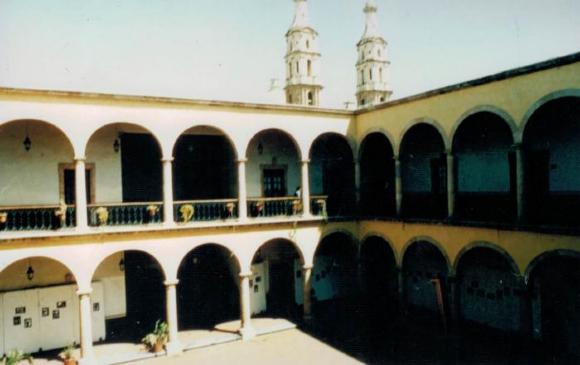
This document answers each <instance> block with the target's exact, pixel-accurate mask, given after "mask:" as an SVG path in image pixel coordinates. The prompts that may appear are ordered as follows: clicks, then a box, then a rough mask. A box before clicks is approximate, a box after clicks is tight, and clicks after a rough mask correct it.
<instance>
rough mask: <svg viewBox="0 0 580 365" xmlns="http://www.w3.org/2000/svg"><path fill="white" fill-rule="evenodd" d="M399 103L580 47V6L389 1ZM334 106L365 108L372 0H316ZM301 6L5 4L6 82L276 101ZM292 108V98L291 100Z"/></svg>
mask: <svg viewBox="0 0 580 365" xmlns="http://www.w3.org/2000/svg"><path fill="white" fill-rule="evenodd" d="M377 2H378V4H379V22H380V29H381V31H382V33H383V35H384V37H385V38H386V39H387V41H388V42H389V50H388V51H389V54H390V60H391V70H390V72H391V80H392V83H391V84H392V88H393V90H394V94H393V98H400V97H404V96H407V95H412V94H416V93H419V92H422V91H427V90H430V89H433V88H436V87H441V86H445V85H448V84H453V83H456V82H460V81H465V80H468V79H472V78H476V77H480V76H485V75H487V74H491V73H495V72H499V71H503V70H506V69H510V68H513V67H517V66H522V65H526V64H530V63H534V62H538V61H542V60H545V59H549V58H553V57H558V56H563V55H566V54H569V53H574V52H578V51H580V0H481V1H480V0H378V1H377ZM309 5H310V18H311V22H312V25H313V26H314V28H315V29H316V30H317V31H318V32H319V35H320V48H321V53H322V75H321V79H322V82H323V84H324V87H325V88H324V90H323V91H322V95H321V99H322V105H323V106H329V107H342V105H343V102H344V101H347V100H350V101H354V100H355V98H354V92H355V76H356V74H355V68H354V64H355V62H356V47H355V44H356V42H357V41H358V40H359V38H360V36H361V34H362V32H363V28H364V17H363V13H362V7H363V0H310V1H309ZM293 10H294V4H293V1H292V0H0V86H6V87H22V88H36V89H55V90H74V91H90V92H104V93H119V94H138V95H155V96H171V97H184V98H194V99H219V100H234V101H251V102H272V101H273V97H274V95H273V94H272V93H268V87H269V80H270V79H271V78H278V79H279V80H280V82H281V84H283V80H284V77H285V75H284V59H283V57H284V53H285V50H286V48H285V39H284V34H285V32H286V30H287V29H288V26H289V25H290V23H291V21H292V17H293ZM282 101H283V100H280V102H282Z"/></svg>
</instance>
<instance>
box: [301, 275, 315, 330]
mask: <svg viewBox="0 0 580 365" xmlns="http://www.w3.org/2000/svg"><path fill="white" fill-rule="evenodd" d="M312 268H313V266H312V265H304V266H303V267H302V280H303V299H304V300H303V302H304V313H303V315H304V320H305V321H309V320H310V319H312V297H311V293H312Z"/></svg>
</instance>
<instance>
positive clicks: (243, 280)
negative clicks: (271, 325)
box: [240, 271, 256, 340]
mask: <svg viewBox="0 0 580 365" xmlns="http://www.w3.org/2000/svg"><path fill="white" fill-rule="evenodd" d="M251 276H252V272H251V271H249V272H240V315H241V327H240V334H241V335H242V339H243V340H250V339H252V338H254V337H255V336H256V331H255V330H254V328H253V327H252V310H251V306H250V277H251Z"/></svg>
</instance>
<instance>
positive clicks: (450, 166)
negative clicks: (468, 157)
mask: <svg viewBox="0 0 580 365" xmlns="http://www.w3.org/2000/svg"><path fill="white" fill-rule="evenodd" d="M446 155H447V217H448V218H453V216H454V215H455V160H454V157H453V154H452V153H451V151H447V152H446Z"/></svg>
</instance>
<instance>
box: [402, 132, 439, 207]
mask: <svg viewBox="0 0 580 365" xmlns="http://www.w3.org/2000/svg"><path fill="white" fill-rule="evenodd" d="M399 158H400V161H401V182H402V183H401V185H402V190H403V202H402V213H403V215H404V216H406V217H420V218H443V217H445V214H446V212H447V211H446V210H447V205H446V204H447V203H446V202H447V157H446V155H445V144H444V142H443V138H442V137H441V135H440V134H439V131H437V129H436V128H435V127H433V126H431V125H429V124H426V123H419V124H416V125H414V126H413V127H411V129H409V130H408V131H407V133H405V135H404V136H403V140H402V142H401V152H400V157H399Z"/></svg>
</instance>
